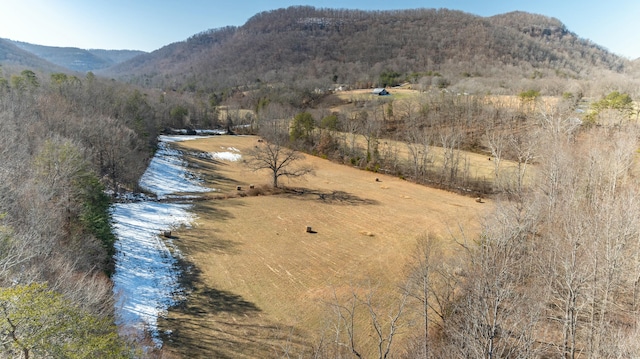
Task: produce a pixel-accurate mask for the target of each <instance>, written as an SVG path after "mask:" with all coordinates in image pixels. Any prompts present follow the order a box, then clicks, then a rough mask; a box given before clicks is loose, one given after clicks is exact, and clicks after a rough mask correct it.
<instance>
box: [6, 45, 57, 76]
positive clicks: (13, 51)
mask: <svg viewBox="0 0 640 359" xmlns="http://www.w3.org/2000/svg"><path fill="white" fill-rule="evenodd" d="M0 64H2V65H4V66H16V67H24V68H30V69H38V70H43V71H47V72H52V71H63V70H64V69H63V68H62V67H60V66H57V65H55V64H53V63H51V62H49V61H46V60H44V59H42V58H40V57H38V56H36V55H34V54H32V53H31V52H29V51H26V50H23V49H21V48H19V47H18V46H16V45H14V44H13V43H12V42H11V41H9V40H4V39H0Z"/></svg>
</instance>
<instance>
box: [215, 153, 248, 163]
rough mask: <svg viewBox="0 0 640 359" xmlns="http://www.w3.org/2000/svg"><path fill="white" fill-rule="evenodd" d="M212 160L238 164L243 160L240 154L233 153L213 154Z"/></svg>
mask: <svg viewBox="0 0 640 359" xmlns="http://www.w3.org/2000/svg"><path fill="white" fill-rule="evenodd" d="M210 155H211V158H212V159H214V160H221V161H230V162H236V161H239V160H240V159H241V158H242V155H240V154H239V153H233V152H211V153H210Z"/></svg>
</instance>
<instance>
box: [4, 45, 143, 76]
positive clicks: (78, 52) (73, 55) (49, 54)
mask: <svg viewBox="0 0 640 359" xmlns="http://www.w3.org/2000/svg"><path fill="white" fill-rule="evenodd" d="M11 45H13V46H11ZM16 48H18V49H19V50H22V51H17V50H16ZM142 54H145V52H144V51H137V50H97V49H90V50H85V49H79V48H76V47H54V46H43V45H34V44H30V43H26V42H21V41H13V40H9V39H0V62H7V63H10V64H12V65H23V66H27V67H35V68H38V69H45V70H47V69H51V70H54V69H55V66H58V67H59V69H58V70H62V69H63V68H64V69H68V70H71V71H77V72H88V71H96V70H100V69H104V68H107V67H110V66H114V65H117V64H119V63H121V62H124V61H127V60H130V59H132V58H134V57H136V56H138V55H142ZM31 55H34V56H35V57H37V58H34V57H33V56H31ZM41 60H44V61H46V62H42V61H41ZM52 64H53V65H55V66H52Z"/></svg>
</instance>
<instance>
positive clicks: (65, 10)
mask: <svg viewBox="0 0 640 359" xmlns="http://www.w3.org/2000/svg"><path fill="white" fill-rule="evenodd" d="M292 5H311V6H315V7H326V8H346V9H363V10H388V9H413V8H447V9H456V10H461V11H464V12H468V13H472V14H476V15H480V16H491V15H496V14H501V13H505V12H509V11H515V10H521V11H527V12H532V13H538V14H543V15H547V16H551V17H555V18H557V19H559V20H560V21H562V22H563V23H564V24H565V25H566V26H567V28H568V29H569V30H570V31H572V32H575V33H576V34H578V36H580V37H582V38H586V39H590V40H592V41H593V42H595V43H596V44H598V45H602V46H604V47H606V48H607V49H609V50H610V51H612V52H614V53H616V54H618V55H622V56H625V57H627V58H630V59H635V58H639V57H640V26H639V25H636V24H638V22H639V21H638V17H639V16H640V1H638V0H608V1H603V0H581V1H580V0H553V1H551V0H537V1H536V0H528V1H523V0H511V1H508V0H439V1H437V0H432V1H430V0H423V1H412V0H404V1H391V0H350V1H345V0H343V1H335V0H326V1H302V0H298V1H286V0H271V1H264V0H231V1H220V0H217V1H216V0H2V7H1V10H0V37H2V38H9V39H12V40H18V41H25V42H30V43H34V44H39V45H49V46H70V47H80V48H99V49H135V50H144V51H153V50H156V49H158V48H160V47H162V46H164V45H168V44H170V43H173V42H176V41H182V40H185V39H186V38H188V37H189V36H191V35H194V34H196V33H199V32H201V31H204V30H208V29H213V28H219V27H223V26H227V25H236V26H240V25H242V24H244V23H245V22H246V21H247V20H248V19H249V18H250V17H251V16H253V15H255V14H256V13H258V12H261V11H266V10H273V9H277V8H282V7H288V6H292Z"/></svg>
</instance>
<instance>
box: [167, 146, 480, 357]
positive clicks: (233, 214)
mask: <svg viewBox="0 0 640 359" xmlns="http://www.w3.org/2000/svg"><path fill="white" fill-rule="evenodd" d="M257 140H258V138H257V137H252V136H215V137H212V138H207V139H201V140H194V141H186V142H183V143H180V144H179V146H180V147H182V148H184V149H188V150H197V151H202V152H208V153H219V154H222V153H239V154H243V153H245V152H246V150H247V149H249V148H251V147H253V146H255V145H256V144H257ZM212 158H218V159H217V160H216V159H214V160H202V159H197V158H196V157H195V156H194V157H193V158H192V167H193V169H195V170H196V171H198V172H200V173H202V174H203V176H204V178H205V180H206V184H207V185H208V186H210V187H213V188H216V189H217V192H215V194H211V195H208V197H209V198H208V199H206V200H203V201H197V202H195V207H194V211H195V214H196V215H197V217H198V219H197V220H196V223H195V224H194V228H192V229H188V230H183V231H179V232H175V235H176V236H177V237H178V239H177V240H176V242H177V244H178V245H179V247H180V248H181V250H182V251H183V253H184V255H185V258H184V261H185V263H186V264H188V265H190V266H191V271H190V275H189V277H190V278H188V279H190V280H191V284H192V285H193V292H192V294H191V295H190V296H189V299H188V300H187V301H186V302H185V303H183V304H182V305H181V306H179V307H177V308H174V309H173V310H172V311H171V312H170V313H169V315H168V318H167V319H166V320H164V321H162V323H161V326H162V328H163V329H165V330H167V329H170V330H172V335H171V337H170V339H169V340H165V343H166V345H167V346H168V347H169V350H170V351H172V352H175V353H180V354H181V355H182V356H184V357H221V358H224V357H229V358H231V357H233V358H238V357H239V358H242V357H246V358H250V357H281V356H282V355H283V353H285V352H290V353H302V352H305V351H307V352H308V351H310V350H312V347H313V345H316V344H317V343H318V341H319V336H320V335H321V333H323V331H325V330H326V329H327V328H329V327H328V326H329V325H331V323H332V321H334V320H335V314H334V313H333V312H332V311H331V306H330V305H329V303H334V302H335V298H338V300H339V301H342V300H346V298H348V297H349V295H350V294H351V293H354V292H358V293H359V294H363V293H365V292H366V293H368V292H370V291H373V290H375V297H374V298H375V303H376V305H377V306H378V308H379V310H380V313H381V314H380V316H381V317H384V318H387V314H388V312H389V310H390V308H391V307H393V306H394V305H396V299H397V296H398V294H399V287H400V286H401V285H402V283H403V281H404V280H405V277H406V275H407V264H408V262H409V261H410V258H411V256H412V254H413V253H414V251H415V248H416V238H417V237H418V236H419V235H420V234H422V233H425V232H427V231H431V232H434V233H437V234H440V235H442V237H443V240H444V241H445V247H446V248H447V253H448V254H449V255H452V254H453V253H454V251H455V250H456V247H457V246H456V245H455V244H454V243H453V241H452V239H451V234H456V235H460V233H459V232H458V231H459V229H460V228H464V230H465V231H466V234H467V235H468V236H473V235H474V234H476V233H478V231H479V230H480V224H479V223H480V219H481V218H482V216H483V212H484V211H488V210H490V208H491V206H492V204H491V201H487V202H485V203H477V202H476V201H475V200H474V199H473V198H469V197H463V196H459V195H456V194H453V193H450V192H446V191H441V190H437V189H432V188H428V187H424V186H420V185H416V184H413V183H410V182H407V181H404V180H402V179H399V178H396V177H392V176H387V175H382V174H377V173H372V172H366V171H362V170H358V169H355V168H351V167H349V166H344V165H338V164H335V163H332V162H329V161H327V160H323V159H320V158H317V157H312V156H306V158H305V160H304V161H306V162H307V163H308V164H311V165H313V166H314V167H315V173H314V174H313V175H308V176H307V177H305V178H303V179H299V180H296V181H289V180H286V179H285V180H283V181H282V183H281V184H282V185H284V186H286V187H288V188H289V189H295V191H294V190H289V191H286V192H284V193H278V194H268V195H257V196H255V195H254V196H248V195H247V196H245V194H247V192H248V191H247V189H248V188H249V186H250V185H255V186H256V188H260V187H261V186H264V185H267V184H269V179H270V177H269V173H267V172H252V171H251V170H249V169H248V168H246V167H245V166H243V164H242V159H239V160H237V157H229V156H223V155H218V156H215V155H214V156H212ZM229 158H233V159H236V161H231V160H229ZM483 161H486V158H485V159H483ZM238 186H240V188H241V190H238ZM258 192H259V191H258ZM308 226H310V227H311V228H312V231H311V233H308V232H307V231H306V228H307V227H308ZM414 314H415V313H414ZM414 314H413V315H414ZM409 315H412V314H409ZM362 319H363V320H362V323H363V324H362V329H361V330H362V333H361V334H360V335H359V339H358V340H359V342H360V344H359V345H361V346H362V347H363V348H364V349H363V352H370V350H374V349H375V347H374V345H373V344H374V343H375V341H372V340H373V338H372V337H370V335H369V332H368V331H369V330H370V327H369V326H367V325H366V324H364V323H366V322H367V321H366V320H365V319H366V317H364V318H362ZM397 339H398V340H399V341H398V343H397V344H399V345H401V341H402V336H399V337H398V338H397ZM325 340H326V338H325ZM187 348H188V349H187ZM366 348H370V350H367V349H366Z"/></svg>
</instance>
